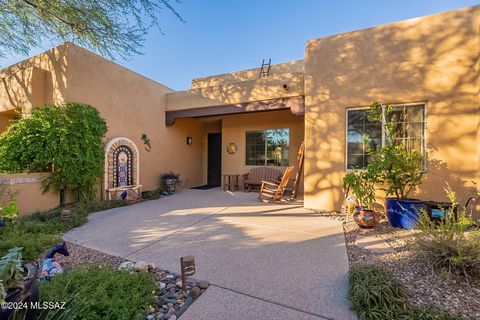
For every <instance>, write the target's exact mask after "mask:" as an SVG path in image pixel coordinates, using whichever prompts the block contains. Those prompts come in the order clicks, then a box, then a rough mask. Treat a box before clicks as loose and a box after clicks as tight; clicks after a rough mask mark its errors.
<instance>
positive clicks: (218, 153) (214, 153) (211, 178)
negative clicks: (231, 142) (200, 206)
mask: <svg viewBox="0 0 480 320" xmlns="http://www.w3.org/2000/svg"><path fill="white" fill-rule="evenodd" d="M207 172H208V173H207V183H208V184H209V185H212V186H219V185H220V184H221V182H222V181H221V180H222V134H221V133H209V134H208V168H207Z"/></svg>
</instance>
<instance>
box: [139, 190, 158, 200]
mask: <svg viewBox="0 0 480 320" xmlns="http://www.w3.org/2000/svg"><path fill="white" fill-rule="evenodd" d="M161 194H162V193H161V191H160V190H152V191H143V192H142V197H143V198H144V199H147V200H154V199H158V198H160V196H161Z"/></svg>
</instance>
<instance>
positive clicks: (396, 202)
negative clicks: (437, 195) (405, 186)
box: [385, 198, 425, 229]
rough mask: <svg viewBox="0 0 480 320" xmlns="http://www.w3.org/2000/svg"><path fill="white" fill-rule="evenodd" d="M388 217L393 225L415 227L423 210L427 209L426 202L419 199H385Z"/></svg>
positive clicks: (404, 227)
mask: <svg viewBox="0 0 480 320" xmlns="http://www.w3.org/2000/svg"><path fill="white" fill-rule="evenodd" d="M385 208H386V211H387V218H388V221H390V224H391V225H392V227H395V228H402V229H413V228H415V227H416V226H417V221H418V218H419V216H420V213H421V210H422V209H425V203H424V202H423V201H421V200H418V199H397V198H387V199H385Z"/></svg>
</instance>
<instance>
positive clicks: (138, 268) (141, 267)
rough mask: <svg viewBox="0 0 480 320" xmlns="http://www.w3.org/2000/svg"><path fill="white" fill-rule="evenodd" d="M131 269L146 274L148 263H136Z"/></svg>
mask: <svg viewBox="0 0 480 320" xmlns="http://www.w3.org/2000/svg"><path fill="white" fill-rule="evenodd" d="M133 269H134V270H135V271H139V272H148V263H146V262H145V261H138V262H137V263H135V265H134V266H133Z"/></svg>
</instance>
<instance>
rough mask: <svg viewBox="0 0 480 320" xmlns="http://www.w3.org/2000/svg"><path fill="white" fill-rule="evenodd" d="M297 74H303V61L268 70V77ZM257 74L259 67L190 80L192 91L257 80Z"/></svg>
mask: <svg viewBox="0 0 480 320" xmlns="http://www.w3.org/2000/svg"><path fill="white" fill-rule="evenodd" d="M297 72H302V73H303V72H304V68H303V60H296V61H290V62H284V63H279V64H274V65H272V66H271V68H270V76H276V75H281V74H285V73H297ZM259 74H260V66H259V67H258V68H254V69H247V70H241V71H235V72H231V73H224V74H218V75H213V76H208V77H203V78H196V79H193V80H192V89H198V88H205V87H211V86H218V85H222V84H229V83H237V82H243V81H250V80H256V79H258V78H259Z"/></svg>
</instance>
